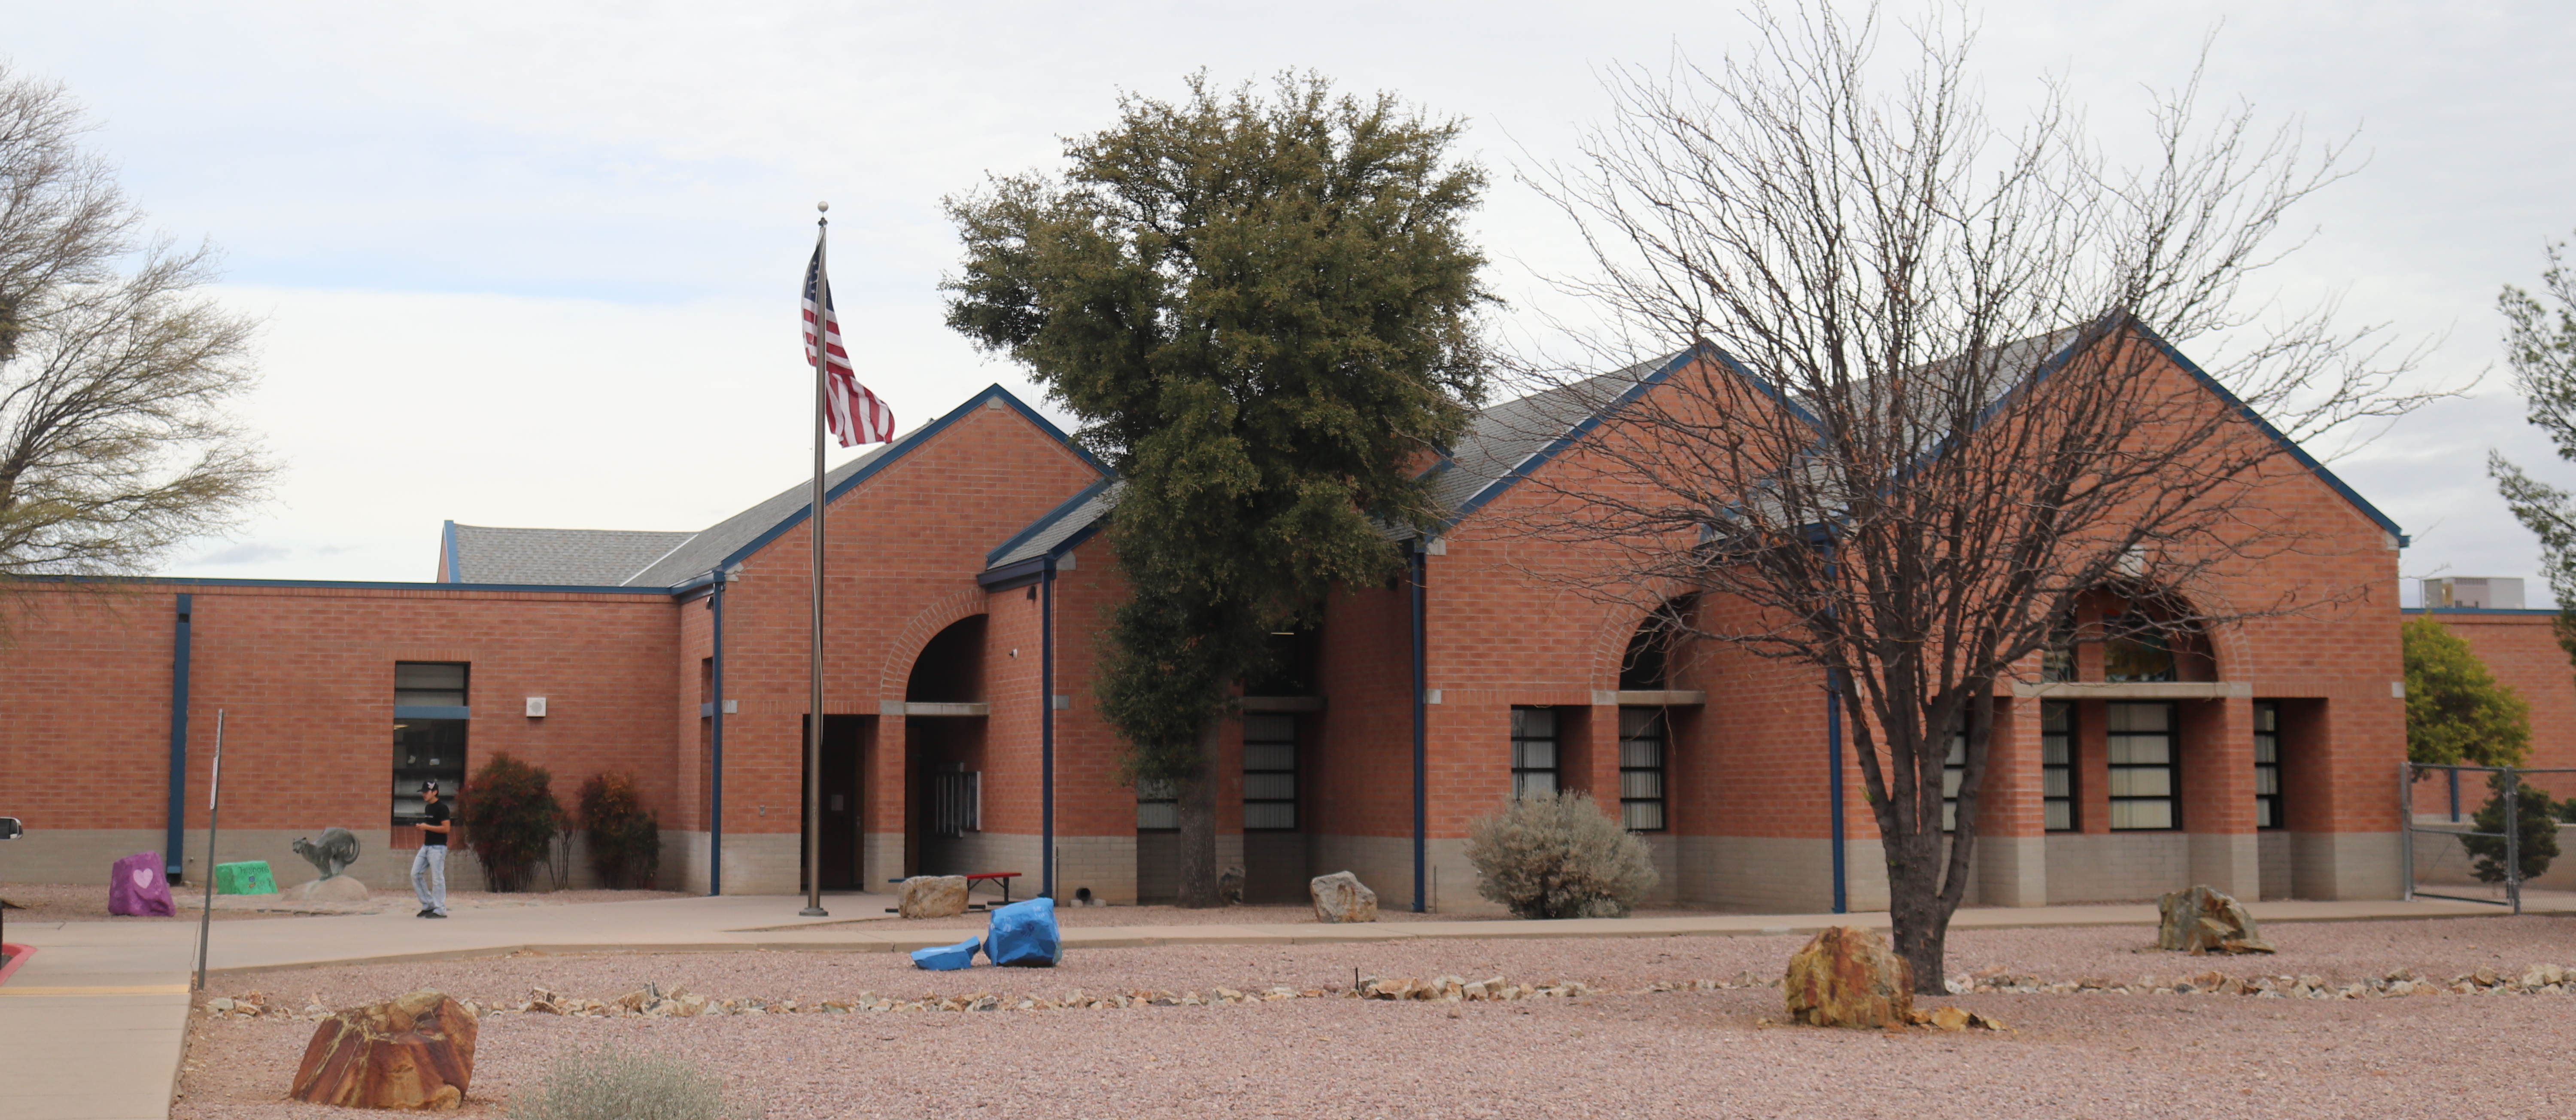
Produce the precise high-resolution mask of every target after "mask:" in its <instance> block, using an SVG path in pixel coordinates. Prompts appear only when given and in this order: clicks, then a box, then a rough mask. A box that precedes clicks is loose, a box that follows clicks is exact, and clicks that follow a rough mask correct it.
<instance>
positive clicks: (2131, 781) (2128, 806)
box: [2102, 703, 2179, 830]
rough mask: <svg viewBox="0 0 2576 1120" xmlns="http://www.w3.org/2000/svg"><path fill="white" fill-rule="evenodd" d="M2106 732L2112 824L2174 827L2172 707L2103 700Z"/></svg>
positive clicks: (2115, 826)
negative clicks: (2109, 702)
mask: <svg viewBox="0 0 2576 1120" xmlns="http://www.w3.org/2000/svg"><path fill="white" fill-rule="evenodd" d="M2102 710H2103V721H2104V723H2103V730H2104V731H2105V732H2107V733H2108V735H2107V744H2108V753H2109V762H2110V765H2111V827H2112V828H2113V829H2114V830H2120V829H2155V828H2172V827H2174V826H2175V824H2176V823H2177V818H2178V816H2179V814H2177V813H2175V812H2174V794H2175V790H2176V786H2177V783H2176V782H2175V780H2174V754H2175V751H2174V706H2173V705H2171V704H2136V703H2128V704H2105V705H2103V706H2102Z"/></svg>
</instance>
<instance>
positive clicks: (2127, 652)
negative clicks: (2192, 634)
mask: <svg viewBox="0 0 2576 1120" xmlns="http://www.w3.org/2000/svg"><path fill="white" fill-rule="evenodd" d="M2102 628H2103V629H2104V630H2106V631H2109V633H2110V636H2109V637H2108V638H2106V639H2104V640H2103V642H2102V679H2103V680H2106V681H2112V682H2115V683H2134V682H2157V681H2174V680H2180V679H2182V678H2181V677H2179V676H2177V675H2176V674H2175V673H2174V653H2173V643H2172V641H2170V640H2169V639H2168V638H2167V637H2166V635H2165V632H2164V630H2163V629H2162V628H2160V627H2158V626H2157V625H2156V623H2155V620H2153V619H2150V618H2147V617H2146V616H2144V615H2135V614H2124V615H2119V616H2117V617H2114V618H2110V619H2106V620H2104V622H2103V624H2102Z"/></svg>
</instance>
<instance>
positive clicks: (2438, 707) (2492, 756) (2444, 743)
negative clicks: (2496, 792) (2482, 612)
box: [2404, 614, 2531, 766]
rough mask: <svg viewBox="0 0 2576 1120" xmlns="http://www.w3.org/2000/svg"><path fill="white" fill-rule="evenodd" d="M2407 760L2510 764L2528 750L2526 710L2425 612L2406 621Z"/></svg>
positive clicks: (2460, 640)
mask: <svg viewBox="0 0 2576 1120" xmlns="http://www.w3.org/2000/svg"><path fill="white" fill-rule="evenodd" d="M2404 637H2405V649H2406V757H2407V758H2409V759H2411V760H2413V761H2416V762H2422V763H2431V764H2466V765H2470V766H2513V765H2516V764H2519V763H2520V762H2521V761H2522V756H2523V752H2524V751H2525V750H2526V749H2527V748H2529V746H2530V745H2531V705H2530V704H2528V703H2526V702H2525V701H2524V700H2523V698H2522V696H2521V695H2520V694H2518V693H2516V692H2515V691H2514V690H2513V689H2511V688H2508V687H2506V686H2504V685H2501V684H2498V683H2496V679H2495V674H2493V673H2490V672H2488V671H2487V666H2486V663H2485V662H2483V661H2480V660H2478V655H2477V654H2476V653H2475V652H2473V651H2471V650H2470V649H2469V643H2468V640H2467V639H2465V638H2462V637H2460V636H2459V635H2457V634H2454V633H2452V632H2451V628H2450V627H2447V626H2444V625H2442V623H2441V621H2440V620H2439V619H2437V618H2435V617H2434V616H2432V615H2430V614H2419V615H2416V616H2415V617H2414V618H2411V619H2408V620H2406V628H2405V630H2404Z"/></svg>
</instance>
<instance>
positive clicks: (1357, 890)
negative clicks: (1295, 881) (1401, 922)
mask: <svg viewBox="0 0 2576 1120" xmlns="http://www.w3.org/2000/svg"><path fill="white" fill-rule="evenodd" d="M1306 893H1308V894H1309V895H1312V896H1313V897H1314V900H1315V920H1316V921H1319V922H1374V921H1376V920H1377V892H1376V891H1373V890H1370V889H1368V885H1367V884H1365V883H1362V882H1360V877H1359V876H1357V875H1353V874H1351V873H1350V872H1348V871H1336V872H1333V873H1332V874H1330V875H1317V876H1315V877H1314V878H1313V879H1312V880H1309V881H1308V882H1307V884H1306Z"/></svg>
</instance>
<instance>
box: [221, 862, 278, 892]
mask: <svg viewBox="0 0 2576 1120" xmlns="http://www.w3.org/2000/svg"><path fill="white" fill-rule="evenodd" d="M215 893H216V894H276V893H277V880H276V878H274V877H273V876H271V875H270V874H269V873H268V861H266V860H256V859H255V860H251V861H249V862H247V863H218V864H216V865H215Z"/></svg>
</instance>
